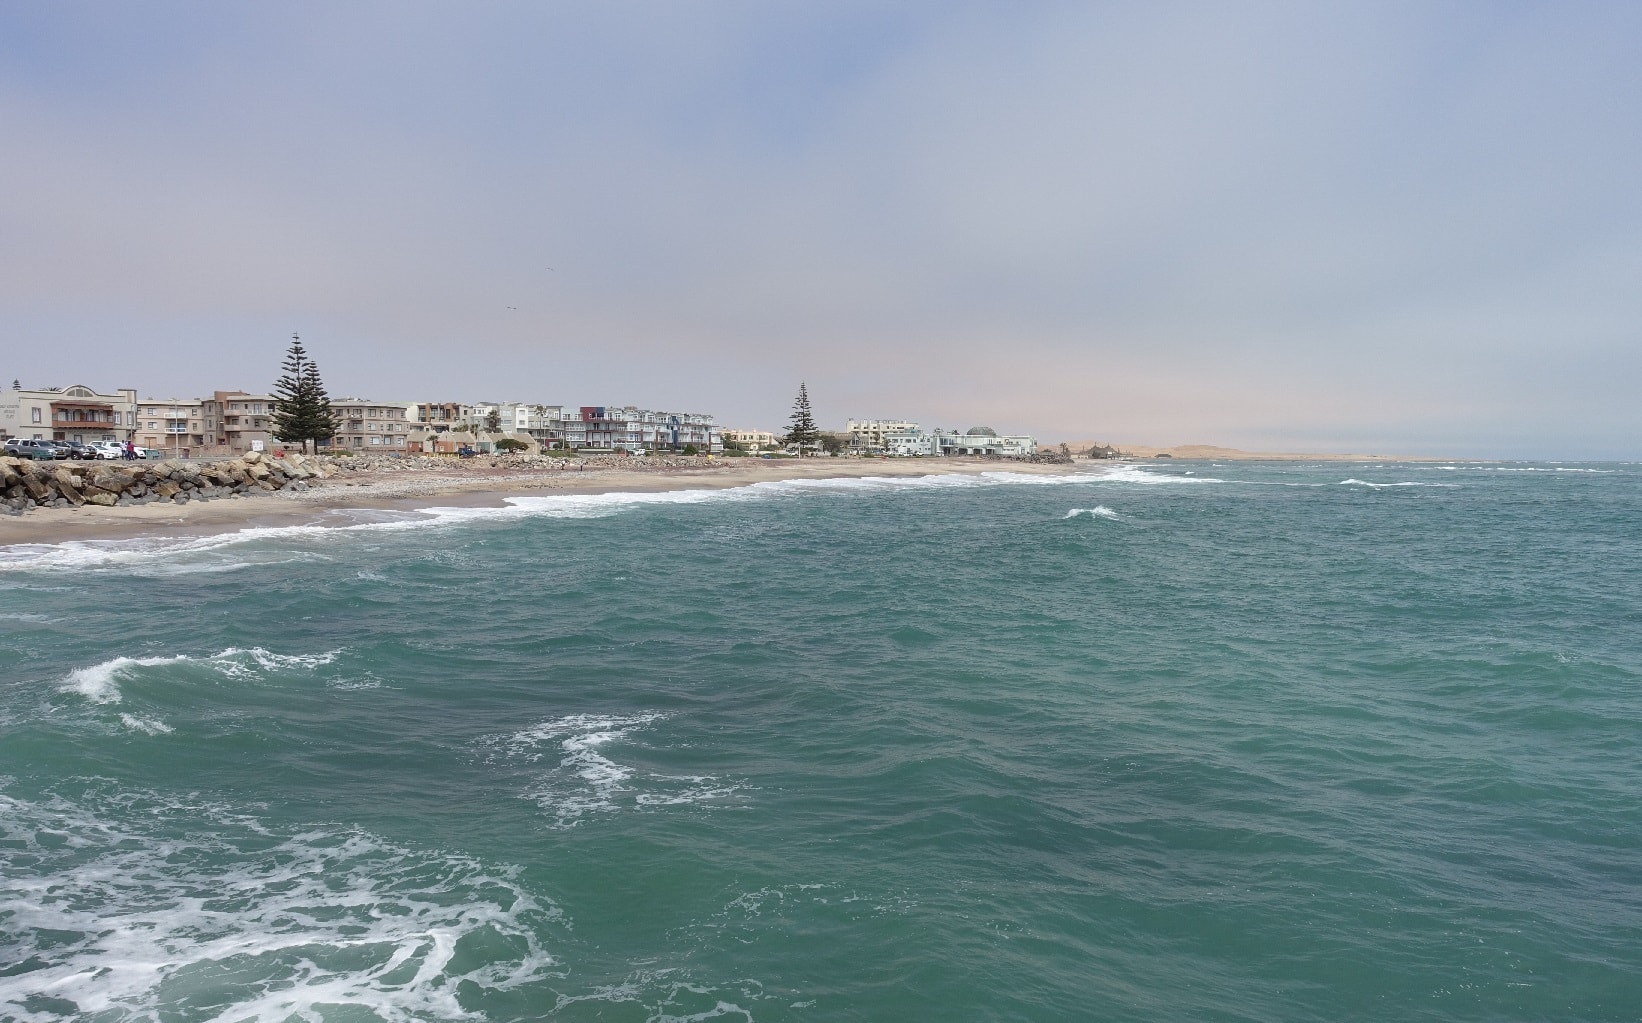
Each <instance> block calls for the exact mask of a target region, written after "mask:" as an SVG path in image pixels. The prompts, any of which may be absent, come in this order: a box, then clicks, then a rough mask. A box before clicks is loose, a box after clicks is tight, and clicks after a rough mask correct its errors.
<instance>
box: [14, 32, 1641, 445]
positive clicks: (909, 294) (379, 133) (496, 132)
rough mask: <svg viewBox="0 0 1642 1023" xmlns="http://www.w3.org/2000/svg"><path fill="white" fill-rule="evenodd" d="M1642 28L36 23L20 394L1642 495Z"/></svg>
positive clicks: (19, 37)
mask: <svg viewBox="0 0 1642 1023" xmlns="http://www.w3.org/2000/svg"><path fill="white" fill-rule="evenodd" d="M1639 53H1642V4H1636V3H1632V2H1624V3H1583V2H1578V0H1572V2H1569V0H1563V2H1557V3H1523V2H1511V0H1498V2H1481V0H1477V2H1470V3H1445V2H1441V0H1422V2H1418V3H1398V2H1395V0H1378V2H1372V3H1353V2H1349V0H1344V2H1339V3H1328V4H1318V3H1314V2H1295V3H1262V2H1258V0H1250V2H1239V3H1236V4H1227V3H1223V2H1206V3H1169V2H1158V3H1145V4H1136V3H1126V4H1104V3H1094V2H1086V3H1038V2H1031V0H1020V2H1007V3H1002V2H1000V3H965V2H961V0H941V2H934V3H920V2H898V3H893V4H890V3H854V2H850V0H828V2H821V0H817V2H813V3H783V2H779V0H762V2H720V3H698V2H689V0H675V2H661V0H657V2H653V3H646V4H637V3H622V2H609V0H601V2H580V3H555V2H547V0H531V2H522V3H501V2H496V3H487V2H463V3H454V2H447V3H417V2H412V0H394V2H383V3H365V2H359V3H339V2H335V0H329V2H323V3H304V2H300V0H280V2H274V0H267V2H239V3H223V2H220V0H210V2H200V3H169V2H144V3H130V2H124V0H121V2H103V3H78V2H74V0H0V377H3V378H4V381H0V382H3V383H4V384H8V385H9V383H10V381H11V380H12V379H13V378H16V379H20V380H21V381H22V383H23V385H24V386H27V387H35V386H67V385H69V384H72V383H84V384H87V385H90V386H93V387H97V388H98V389H102V390H107V389H112V388H116V387H135V388H137V389H138V390H139V392H141V394H142V395H143V396H145V397H150V396H152V397H169V396H173V395H175V396H190V395H200V394H206V393H209V392H210V391H213V390H217V389H232V388H240V389H245V390H251V391H257V390H264V389H267V388H268V387H270V386H271V385H272V382H273V379H274V377H275V376H276V375H277V371H278V365H279V362H280V360H281V358H282V355H283V352H284V348H285V346H286V344H288V342H289V338H290V336H291V334H292V333H300V334H301V336H302V339H303V342H304V344H305V345H306V346H307V347H308V350H309V352H310V354H312V355H313V356H314V357H315V358H316V359H317V360H318V363H319V366H320V369H321V371H322V373H323V375H324V378H325V382H326V384H327V386H328V388H329V390H330V392H331V394H332V395H333V397H341V396H344V395H353V396H360V397H370V398H375V399H379V400H405V401H530V402H542V403H548V404H564V405H600V404H637V405H641V406H645V407H650V408H659V409H667V410H676V411H704V412H711V413H713V414H715V415H716V416H717V417H718V421H719V422H720V423H721V424H724V425H727V426H736V427H746V428H764V429H779V428H780V427H781V426H782V425H783V424H784V423H785V422H786V419H787V416H788V415H789V413H790V412H791V407H792V401H793V396H794V395H795V393H796V391H797V389H798V384H799V382H800V381H804V382H806V383H807V385H808V390H809V394H810V396H811V399H812V401H813V403H814V407H815V411H816V416H817V418H818V420H819V421H820V424H821V426H822V427H823V428H834V429H837V428H841V427H842V426H843V423H844V420H845V419H846V418H847V417H854V418H905V419H911V420H914V421H918V422H922V423H924V424H925V425H926V426H939V427H946V428H950V427H959V428H963V427H968V426H971V425H977V424H985V425H990V426H992V427H994V428H996V429H998V430H999V431H1000V432H1021V431H1024V432H1029V433H1032V434H1034V435H1036V436H1037V437H1039V438H1040V439H1041V440H1048V441H1058V440H1071V439H1084V440H1094V439H1099V440H1108V441H1118V442H1131V443H1151V444H1182V443H1210V444H1223V445H1228V446H1234V447H1243V448H1249V449H1257V450H1313V451H1356V452H1376V453H1379V452H1395V453H1408V454H1435V455H1444V456H1448V455H1452V456H1467V457H1523V458H1603V459H1605V458H1618V459H1635V458H1639V457H1642V399H1639V397H1638V390H1639V383H1642V178H1639V176H1638V169H1639V168H1642V59H1639Z"/></svg>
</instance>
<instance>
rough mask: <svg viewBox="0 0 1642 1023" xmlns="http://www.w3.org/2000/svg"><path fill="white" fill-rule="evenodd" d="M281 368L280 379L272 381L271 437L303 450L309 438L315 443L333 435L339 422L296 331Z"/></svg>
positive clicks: (312, 361) (317, 370)
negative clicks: (272, 412) (273, 382)
mask: <svg viewBox="0 0 1642 1023" xmlns="http://www.w3.org/2000/svg"><path fill="white" fill-rule="evenodd" d="M280 369H281V371H282V373H281V375H280V378H279V382H278V383H276V384H274V402H275V405H274V415H273V434H274V436H275V437H278V438H279V439H280V440H282V441H284V442H285V443H287V444H300V445H302V450H304V451H306V450H308V441H313V442H315V444H316V446H317V444H318V442H320V441H329V440H330V439H331V438H333V437H335V436H336V434H337V431H338V430H340V429H341V423H340V422H338V421H337V416H336V411H335V410H334V409H332V408H331V397H330V395H328V394H326V393H325V384H324V383H323V382H322V381H321V380H320V379H319V364H318V363H316V362H315V361H314V360H312V359H310V358H308V352H307V350H306V349H304V348H303V347H302V338H301V337H299V336H297V335H296V334H292V335H291V347H290V348H288V349H287V350H286V352H285V362H284V364H283V365H282V366H280Z"/></svg>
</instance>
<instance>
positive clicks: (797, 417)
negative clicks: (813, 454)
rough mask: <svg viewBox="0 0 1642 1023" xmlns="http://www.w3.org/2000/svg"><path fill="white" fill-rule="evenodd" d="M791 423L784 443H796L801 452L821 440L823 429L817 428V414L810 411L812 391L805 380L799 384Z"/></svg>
mask: <svg viewBox="0 0 1642 1023" xmlns="http://www.w3.org/2000/svg"><path fill="white" fill-rule="evenodd" d="M790 422H791V425H790V426H789V427H788V428H787V436H786V437H785V438H784V440H783V443H786V444H796V445H797V446H798V450H799V453H803V451H804V449H805V448H811V447H814V446H815V445H816V444H817V443H818V442H819V441H820V440H821V431H820V430H817V429H816V428H815V416H813V415H812V414H811V413H810V392H809V390H808V388H806V387H805V385H804V384H803V382H800V383H799V385H798V397H797V398H796V399H795V400H794V401H793V403H792V416H791V419H790Z"/></svg>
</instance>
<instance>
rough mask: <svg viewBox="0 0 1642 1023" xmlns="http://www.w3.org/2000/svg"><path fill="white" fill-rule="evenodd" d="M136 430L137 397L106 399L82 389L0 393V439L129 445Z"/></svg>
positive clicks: (128, 392) (126, 392)
mask: <svg viewBox="0 0 1642 1023" xmlns="http://www.w3.org/2000/svg"><path fill="white" fill-rule="evenodd" d="M136 429H137V392H136V390H135V389H131V388H121V389H120V390H118V391H115V392H113V393H110V394H103V393H99V392H97V391H94V390H92V389H91V388H89V387H87V386H85V385H84V384H75V385H74V386H73V387H64V388H56V387H48V388H22V387H14V388H12V389H11V390H9V391H0V435H3V436H6V437H26V438H29V439H32V440H69V441H80V442H81V443H86V444H89V443H93V442H95V441H102V440H112V441H120V442H124V441H127V440H130V439H131V438H132V437H133V436H134V434H135V432H136Z"/></svg>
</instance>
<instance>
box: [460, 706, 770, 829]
mask: <svg viewBox="0 0 1642 1023" xmlns="http://www.w3.org/2000/svg"><path fill="white" fill-rule="evenodd" d="M660 720H663V716H662V715H660V714H655V713H644V714H630V715H602V714H571V715H567V716H565V717H561V718H556V719H554V720H552V721H544V722H542V723H541V724H539V725H536V726H534V727H532V728H528V729H525V730H524V731H521V732H516V733H514V734H513V735H510V736H507V737H505V738H503V739H500V740H489V742H488V744H489V745H493V746H499V747H500V748H501V751H502V754H503V755H504V756H506V757H508V758H512V759H519V760H523V761H525V762H528V763H537V762H540V761H542V760H545V759H547V758H548V757H556V758H557V762H556V764H555V765H554V766H553V767H552V768H551V769H549V770H548V771H547V772H546V773H545V774H544V776H543V777H542V778H541V779H540V780H539V781H538V782H537V784H535V785H534V786H532V787H531V788H530V789H529V790H528V791H527V792H526V793H525V795H526V797H527V798H529V799H532V800H534V801H535V802H536V804H537V805H539V806H540V807H541V808H542V809H544V810H546V811H548V812H550V813H552V814H553V817H554V824H555V826H557V827H564V828H569V827H575V826H576V825H577V824H579V823H581V821H582V819H583V818H585V817H587V816H589V815H592V814H603V813H612V812H615V811H618V810H620V809H622V808H623V807H624V806H632V807H635V808H645V807H663V806H685V805H691V804H699V803H715V802H721V801H723V800H726V799H728V798H730V797H732V796H734V795H736V794H737V793H739V792H741V791H742V790H743V789H744V788H745V787H746V786H745V784H744V783H742V782H735V781H725V780H723V779H720V778H715V777H712V776H710V775H667V774H659V773H649V772H641V771H639V770H638V769H637V768H634V767H632V766H629V765H627V764H623V763H619V762H618V761H616V760H614V759H612V758H611V756H609V755H608V747H610V746H612V745H616V744H620V743H624V742H631V741H632V737H633V734H634V733H635V732H638V731H641V730H643V729H645V728H647V727H649V726H650V725H651V724H653V723H655V722H657V721H660ZM544 747H548V749H544ZM554 747H556V748H554Z"/></svg>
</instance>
